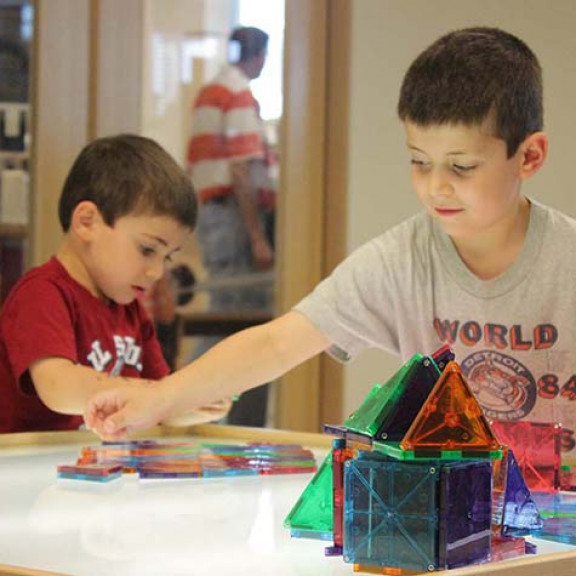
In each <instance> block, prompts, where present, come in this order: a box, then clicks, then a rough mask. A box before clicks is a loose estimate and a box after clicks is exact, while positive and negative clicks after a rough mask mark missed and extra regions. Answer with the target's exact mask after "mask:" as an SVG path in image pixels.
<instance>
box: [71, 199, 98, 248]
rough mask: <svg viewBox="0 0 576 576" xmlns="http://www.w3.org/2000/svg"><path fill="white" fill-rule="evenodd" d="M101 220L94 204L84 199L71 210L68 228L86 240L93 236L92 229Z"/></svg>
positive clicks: (93, 229)
mask: <svg viewBox="0 0 576 576" xmlns="http://www.w3.org/2000/svg"><path fill="white" fill-rule="evenodd" d="M101 222H102V215H101V214H100V210H98V207H97V206H96V204H94V202H90V201H89V200H84V201H82V202H80V203H79V204H78V205H77V206H76V208H74V211H73V212H72V219H71V221H70V229H71V230H73V231H74V233H75V234H76V235H77V236H78V237H79V238H81V239H82V240H85V241H88V240H90V239H91V238H92V237H93V235H94V231H95V230H96V228H97V226H98V225H99V224H100V223H101Z"/></svg>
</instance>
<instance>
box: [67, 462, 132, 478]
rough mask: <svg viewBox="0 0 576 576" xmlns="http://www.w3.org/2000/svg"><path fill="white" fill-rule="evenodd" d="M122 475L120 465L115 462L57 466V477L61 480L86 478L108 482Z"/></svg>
mask: <svg viewBox="0 0 576 576" xmlns="http://www.w3.org/2000/svg"><path fill="white" fill-rule="evenodd" d="M120 476H122V466H118V465H115V464H77V465H73V466H71V465H66V464H63V465H62V466H58V478H61V479H62V480H88V481H90V482H110V481H111V480H115V479H116V478H120Z"/></svg>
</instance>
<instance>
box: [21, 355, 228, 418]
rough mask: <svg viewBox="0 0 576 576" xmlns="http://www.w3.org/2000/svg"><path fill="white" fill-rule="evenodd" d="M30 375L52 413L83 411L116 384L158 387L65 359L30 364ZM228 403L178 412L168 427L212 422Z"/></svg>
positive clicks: (220, 401) (139, 389)
mask: <svg viewBox="0 0 576 576" xmlns="http://www.w3.org/2000/svg"><path fill="white" fill-rule="evenodd" d="M30 376H31V378H32V382H33V384H34V388H35V389H36V392H37V393H38V396H39V397H40V400H42V402H43V403H44V404H45V405H46V406H47V407H48V408H50V409H51V410H53V411H54V412H58V413H60V414H83V413H84V411H85V409H86V405H87V403H88V400H90V398H92V397H93V396H94V395H95V394H97V393H98V392H102V391H104V390H114V389H116V388H118V387H120V386H125V387H130V388H134V389H135V390H136V392H137V393H140V391H142V390H143V389H146V388H150V387H155V386H160V382H159V381H158V380H145V379H141V378H126V377H124V376H110V375H109V374H107V373H105V372H98V371H97V370H94V368H90V367H89V366H81V365H78V364H75V363H74V362H72V361H71V360H68V359H67V358H53V357H51V358H44V359H42V360H38V361H36V362H34V364H32V365H31V366H30ZM231 405H232V402H231V401H230V400H229V399H222V400H219V401H218V402H214V403H210V404H209V405H206V406H200V407H197V408H196V409H195V410H192V411H191V412H188V413H187V414H183V415H181V417H180V418H178V419H175V420H173V421H171V422H162V424H167V425H170V426H185V425H186V426H189V425H191V424H200V423H204V422H213V421H214V420H219V419H220V418H223V417H224V416H226V414H227V413H228V412H229V410H230V407H231Z"/></svg>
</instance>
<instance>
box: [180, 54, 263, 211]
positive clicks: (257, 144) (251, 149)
mask: <svg viewBox="0 0 576 576" xmlns="http://www.w3.org/2000/svg"><path fill="white" fill-rule="evenodd" d="M266 156H267V145H266V139H265V136H264V125H263V123H262V120H261V118H260V110H259V105H258V102H257V101H256V99H255V98H254V96H253V95H252V92H251V90H250V87H249V80H248V78H247V77H246V76H245V75H244V73H243V72H242V71H241V70H240V69H239V68H237V67H236V66H232V65H226V66H224V67H223V68H222V70H221V71H220V72H219V74H218V75H217V76H216V78H214V80H213V81H212V82H210V83H209V84H207V85H206V86H204V87H203V88H202V90H201V91H200V94H199V95H198V97H197V99H196V102H195V104H194V116H193V135H192V137H191V139H190V141H189V143H188V153H187V159H188V166H189V168H190V171H191V175H192V180H193V182H194V186H195V188H196V192H197V193H198V196H199V198H200V200H201V201H206V200H207V199H210V198H214V197H216V196H224V195H228V194H231V193H232V176H231V172H230V165H231V162H232V161H237V160H243V159H262V160H264V161H266Z"/></svg>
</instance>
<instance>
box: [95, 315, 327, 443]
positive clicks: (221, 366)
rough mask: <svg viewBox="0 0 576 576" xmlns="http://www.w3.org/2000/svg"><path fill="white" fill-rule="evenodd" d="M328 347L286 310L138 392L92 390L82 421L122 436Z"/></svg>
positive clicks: (307, 323)
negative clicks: (94, 394)
mask: <svg viewBox="0 0 576 576" xmlns="http://www.w3.org/2000/svg"><path fill="white" fill-rule="evenodd" d="M330 345H331V342H330V340H329V339H328V338H327V337H326V336H324V334H322V333H321V332H320V331H319V330H318V329H317V328H316V327H315V326H314V325H313V324H312V323H311V322H310V321H309V320H308V319H307V318H305V317H304V316H302V315H301V314H299V313H297V312H288V313H287V314H284V315H283V316H281V317H280V318H277V319H275V320H272V321H271V322H268V323H266V324H263V325H261V326H256V327H254V328H249V329H247V330H243V331H242V332H239V333H237V334H234V335H233V336H230V337H229V338H227V339H226V340H224V341H222V342H220V343H219V344H217V345H216V346H214V348H212V349H210V350H209V351H208V352H207V353H206V354H204V355H203V356H201V357H200V358H199V359H198V360H196V361H195V362H193V363H192V364H189V365H188V366H186V367H185V368H182V369H181V370H178V371H177V372H174V373H173V374H171V375H170V376H167V377H166V378H165V379H164V380H162V381H161V384H160V386H158V387H146V389H145V390H143V391H141V392H138V390H135V389H134V387H129V386H124V387H122V388H117V389H114V390H108V391H104V392H101V393H99V394H97V395H96V396H95V397H94V398H93V399H92V400H91V401H90V403H89V405H88V408H87V411H86V414H85V420H86V424H87V426H88V427H89V428H91V429H92V430H94V431H95V432H97V433H98V434H99V435H100V436H102V437H104V438H106V439H110V440H114V439H116V438H122V437H124V436H125V435H126V434H129V433H130V432H131V431H133V430H136V429H141V428H146V427H149V426H153V425H154V424H157V423H158V422H159V421H161V420H165V419H167V418H171V417H174V416H177V415H178V414H181V413H183V412H186V411H189V410H191V409H193V408H195V407H198V406H202V405H206V404H208V403H210V402H213V401H215V400H218V399H220V398H229V397H231V396H232V395H234V394H238V393H240V392H243V391H245V390H248V389H250V388H254V387H256V386H259V385H261V384H264V383H266V382H270V381H272V380H275V379H276V378H278V377H279V376H281V375H282V374H284V373H285V372H287V371H288V370H290V369H291V368H294V367H295V366H298V365H299V364H301V363H302V362H304V361H305V360H308V359H309V358H311V357H312V356H315V355H317V354H319V353H320V352H322V351H324V350H326V349H327V348H328V347H329V346H330Z"/></svg>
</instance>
